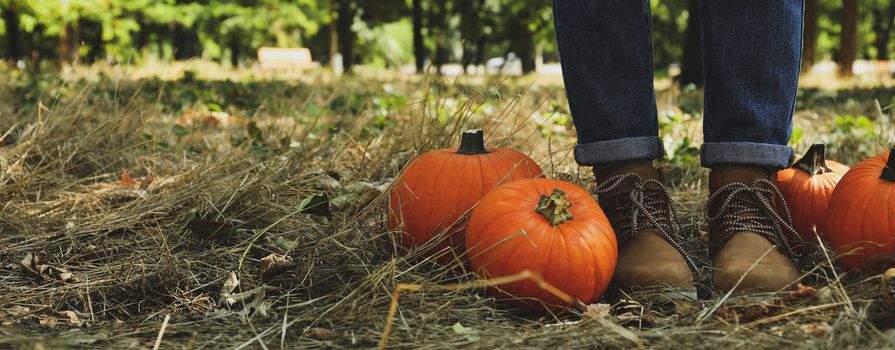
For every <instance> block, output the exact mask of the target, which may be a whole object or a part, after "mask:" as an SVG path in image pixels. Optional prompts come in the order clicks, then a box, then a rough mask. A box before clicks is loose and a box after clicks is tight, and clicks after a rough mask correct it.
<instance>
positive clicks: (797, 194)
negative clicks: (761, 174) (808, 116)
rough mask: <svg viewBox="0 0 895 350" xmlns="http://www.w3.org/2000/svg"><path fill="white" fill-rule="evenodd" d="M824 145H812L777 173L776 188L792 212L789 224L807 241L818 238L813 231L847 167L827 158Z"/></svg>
mask: <svg viewBox="0 0 895 350" xmlns="http://www.w3.org/2000/svg"><path fill="white" fill-rule="evenodd" d="M824 148H825V147H824V144H822V143H818V144H814V145H811V148H809V149H808V152H805V155H804V156H802V158H801V159H799V160H798V161H796V162H795V163H794V164H793V165H792V166H791V167H789V168H788V169H784V170H781V171H780V172H778V173H777V188H779V189H780V193H782V194H783V199H784V201H785V202H786V205H787V207H788V208H789V212H790V215H792V224H793V227H794V228H795V229H796V231H798V232H799V234H800V235H801V236H802V238H804V239H805V240H806V241H809V242H815V241H817V238H816V235H815V231H818V232H817V233H818V234H822V232H819V231H820V230H818V229H817V228H818V227H819V226H821V225H822V224H823V220H824V219H826V216H827V207H828V206H829V205H830V197H831V196H832V195H833V189H834V188H836V184H837V183H839V179H841V178H842V175H845V173H846V172H847V171H848V169H849V168H848V167H847V166H845V165H844V164H842V163H839V162H836V161H832V160H826V156H825V155H824Z"/></svg>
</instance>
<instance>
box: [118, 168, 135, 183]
mask: <svg viewBox="0 0 895 350" xmlns="http://www.w3.org/2000/svg"><path fill="white" fill-rule="evenodd" d="M119 183H121V186H133V185H136V184H137V182H136V181H134V179H133V178H132V177H130V175H128V174H127V172H126V171H124V170H122V171H121V180H119Z"/></svg>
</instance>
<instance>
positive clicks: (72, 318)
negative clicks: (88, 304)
mask: <svg viewBox="0 0 895 350" xmlns="http://www.w3.org/2000/svg"><path fill="white" fill-rule="evenodd" d="M59 316H61V317H65V318H68V323H70V324H73V325H75V326H80V325H81V320H80V319H79V318H78V314H76V313H75V312H74V311H71V310H67V311H60V312H59Z"/></svg>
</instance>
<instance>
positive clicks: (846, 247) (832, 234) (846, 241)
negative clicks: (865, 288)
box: [824, 148, 895, 269]
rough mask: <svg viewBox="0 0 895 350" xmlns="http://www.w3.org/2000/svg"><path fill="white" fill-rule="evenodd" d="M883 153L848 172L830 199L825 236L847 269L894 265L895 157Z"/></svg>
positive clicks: (894, 150) (889, 153)
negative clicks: (886, 264)
mask: <svg viewBox="0 0 895 350" xmlns="http://www.w3.org/2000/svg"><path fill="white" fill-rule="evenodd" d="M892 152H895V148H893V150H891V151H888V152H883V153H880V154H878V155H876V156H875V157H873V158H870V159H867V160H865V161H863V162H861V163H858V165H855V167H854V168H852V169H851V170H849V172H848V173H846V174H845V176H843V177H842V180H840V181H839V185H837V186H836V190H835V191H833V197H832V198H831V199H830V208H829V209H828V210H827V221H826V225H825V227H824V233H825V234H826V235H827V237H828V238H829V239H830V243H832V245H833V248H835V249H836V251H837V253H839V254H840V259H839V261H841V262H842V265H844V266H845V267H846V268H849V269H856V268H860V267H869V268H875V267H876V265H877V263H886V262H888V263H891V262H892V260H891V259H892V258H893V255H892V253H893V252H895V242H893V240H895V157H892V156H891V153H892Z"/></svg>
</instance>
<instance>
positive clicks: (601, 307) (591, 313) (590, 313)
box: [583, 304, 612, 319]
mask: <svg viewBox="0 0 895 350" xmlns="http://www.w3.org/2000/svg"><path fill="white" fill-rule="evenodd" d="M611 311H612V306H611V305H609V304H588V305H587V310H585V311H584V313H583V315H584V316H585V317H588V318H592V319H598V318H604V317H608V316H609V315H610V312H611Z"/></svg>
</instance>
